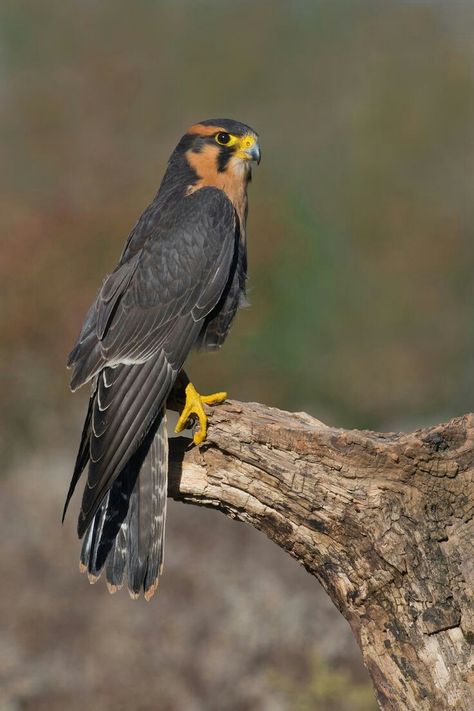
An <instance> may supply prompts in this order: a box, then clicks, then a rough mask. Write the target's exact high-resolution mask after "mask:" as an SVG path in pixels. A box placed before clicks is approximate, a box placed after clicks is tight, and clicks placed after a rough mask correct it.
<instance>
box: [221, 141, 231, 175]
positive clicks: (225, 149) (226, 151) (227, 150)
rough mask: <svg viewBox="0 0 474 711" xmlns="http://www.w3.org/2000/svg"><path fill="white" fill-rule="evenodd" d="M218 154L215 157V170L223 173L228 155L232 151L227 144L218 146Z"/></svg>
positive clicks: (229, 155) (228, 158)
mask: <svg viewBox="0 0 474 711" xmlns="http://www.w3.org/2000/svg"><path fill="white" fill-rule="evenodd" d="M219 148H220V150H219V155H218V157H217V170H218V171H219V173H223V172H224V171H225V169H226V168H227V163H228V162H229V160H230V157H231V156H232V153H233V152H234V151H233V149H232V148H228V147H227V146H219Z"/></svg>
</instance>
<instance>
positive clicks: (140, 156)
mask: <svg viewBox="0 0 474 711" xmlns="http://www.w3.org/2000/svg"><path fill="white" fill-rule="evenodd" d="M473 31H474V6H473V5H472V3H468V2H466V3H464V2H456V3H447V2H434V1H433V2H429V1H428V0H426V1H423V2H422V1H420V2H416V1H411V2H409V1H408V0H407V1H405V2H401V1H395V0H393V1H392V2H380V1H379V0H377V1H375V0H373V1H372V2H365V1H363V0H361V1H358V2H350V1H349V0H347V1H345V2H344V1H343V0H341V1H338V2H337V3H335V2H330V1H329V0H328V1H327V2H320V1H315V0H307V1H303V0H299V1H298V0H294V1H293V2H288V1H285V2H283V1H276V0H272V1H271V2H270V1H265V0H263V1H259V2H255V1H254V2H247V1H244V0H234V2H228V1H223V0H220V1H219V2H217V0H216V1H215V2H211V1H209V0H208V1H199V0H195V1H191V0H188V1H184V0H173V1H171V0H169V1H168V2H163V1H161V2H159V1H155V2H152V1H151V0H135V2H133V3H131V2H125V1H124V0H101V1H100V2H99V1H94V0H69V1H68V2H64V0H44V1H43V2H41V3H39V2H37V3H33V2H26V1H25V0H2V2H1V4H0V151H1V166H2V170H1V173H0V247H1V249H0V292H1V300H0V327H1V329H0V334H1V335H0V379H1V388H0V400H1V408H0V447H1V462H2V468H1V472H0V532H1V540H2V544H1V547H0V570H1V595H0V629H1V633H0V707H1V708H2V710H3V709H6V710H7V711H23V710H28V711H29V710H30V709H31V710H35V711H36V710H42V709H48V711H56V710H57V711H62V710H63V709H72V710H73V711H74V710H75V709H84V708H88V709H94V710H95V709H97V710H99V711H100V710H103V709H104V710H105V709H112V708H113V709H118V710H121V709H137V710H139V711H149V710H150V711H151V710H158V711H181V710H182V709H185V710H186V711H201V710H206V711H207V710H210V711H214V710H215V711H221V710H222V711H225V710H234V709H236V710H238V711H239V710H241V709H245V710H254V709H255V710H258V711H260V710H261V709H263V710H264V711H266V710H268V711H273V710H276V711H280V710H281V711H287V710H288V711H307V710H309V709H319V710H320V711H372V710H373V709H375V703H374V700H373V696H372V692H371V688H370V684H369V682H368V677H367V675H366V672H365V671H364V669H363V667H362V664H361V661H360V659H359V652H358V649H357V647H356V645H355V642H354V641H353V640H352V637H351V633H350V630H349V627H348V625H347V624H346V622H345V621H344V620H343V619H342V617H340V615H339V613H338V612H337V611H336V609H335V608H333V606H332V604H331V602H330V601H329V599H328V598H327V597H326V596H325V594H324V593H323V591H322V590H321V589H320V588H319V586H318V584H317V583H316V582H315V581H314V580H312V579H310V578H309V576H308V575H307V574H306V573H305V572H304V571H303V570H302V569H301V568H299V567H298V565H297V563H296V562H295V561H293V560H291V559H290V558H289V557H287V556H286V555H285V554H283V553H282V552H281V551H280V550H279V549H278V548H277V547H276V546H275V545H274V544H272V543H270V542H269V541H267V540H266V539H265V538H263V536H261V535H260V534H258V533H256V532H255V531H253V530H252V529H250V528H248V527H245V526H243V525H241V524H237V523H235V522H232V521H229V520H227V519H226V518H225V517H223V516H222V515H220V514H217V513H214V512H210V511H205V510H201V509H197V508H195V507H187V506H183V505H178V504H174V505H173V503H171V504H170V507H169V519H168V521H169V525H168V529H167V561H166V566H165V573H166V574H165V575H164V577H163V578H162V583H161V586H160V592H159V594H158V596H157V597H156V598H155V599H154V600H153V601H152V602H151V603H150V604H146V603H144V602H143V601H142V600H140V601H138V602H131V601H130V600H129V599H128V596H127V594H126V592H123V591H122V592H121V593H118V594H117V595H115V596H114V597H111V596H109V595H108V593H107V592H106V590H105V586H104V584H103V583H102V582H100V583H99V584H97V585H96V586H95V587H90V586H89V584H88V581H87V579H86V578H85V577H84V576H80V575H79V573H78V564H77V559H78V552H79V544H78V542H77V540H76V538H75V519H74V515H75V510H74V511H73V512H72V513H71V514H70V515H69V516H68V518H67V520H66V523H65V525H64V526H63V527H61V525H60V515H61V510H62V505H63V499H64V494H65V492H66V489H67V486H68V483H69V478H70V475H71V471H72V466H73V461H74V457H75V453H76V447H77V445H78V439H79V434H80V428H81V425H82V418H83V416H84V409H85V404H86V400H87V393H86V392H81V393H79V394H76V395H74V396H72V395H71V394H70V393H69V391H68V374H67V372H66V370H65V362H66V359H67V354H68V352H69V350H70V348H71V347H72V345H73V342H74V339H75V337H76V336H77V334H78V331H79V328H80V325H81V322H82V319H83V316H84V314H85V311H86V309H87V307H88V306H89V304H90V302H91V301H92V300H93V298H94V296H95V294H96V291H97V289H98V287H99V286H100V284H101V283H102V279H103V277H104V275H105V274H107V273H108V272H110V271H111V270H112V269H113V268H114V266H115V263H116V261H117V258H118V256H119V254H120V251H121V248H122V245H123V242H124V240H125V238H126V236H127V234H128V231H129V229H130V228H131V226H132V225H133V224H134V222H135V220H136V218H137V217H138V215H139V213H140V212H141V211H142V209H143V208H144V207H145V206H146V204H147V203H148V201H149V200H150V199H151V197H152V196H153V194H154V192H155V190H156V188H157V187H158V184H159V181H160V179H161V176H162V174H163V171H164V168H165V164H166V160H167V158H168V156H169V154H170V152H171V150H172V149H173V147H174V145H175V144H176V142H177V140H178V138H179V137H180V135H181V134H182V133H183V132H184V130H185V128H186V127H187V126H188V125H190V124H192V123H194V122H196V121H198V120H200V119H204V118H210V117H220V116H228V117H232V118H236V119H239V120H241V121H244V122H246V123H248V124H250V125H251V126H253V127H254V128H255V129H256V130H257V131H258V132H259V133H260V136H261V144H262V148H263V161H262V164H261V165H260V167H259V168H258V169H257V170H255V172H254V181H253V183H252V185H251V190H250V218H249V262H250V281H249V289H250V300H251V303H252V306H251V308H250V309H247V310H246V311H244V312H241V313H240V315H239V317H238V319H237V322H236V324H235V326H234V328H233V331H232V333H231V336H230V338H229V339H228V341H227V343H226V345H225V348H224V349H223V350H222V351H221V352H220V353H219V354H216V355H214V354H211V355H197V356H193V357H192V359H191V364H190V366H189V368H188V369H187V370H188V372H189V373H190V374H191V376H192V378H193V380H194V381H195V383H196V384H197V385H198V386H199V387H200V389H201V390H202V391H206V389H211V390H215V389H221V388H226V389H227V390H228V391H229V393H230V395H231V397H234V398H240V399H247V400H257V401H262V402H265V403H267V404H269V405H275V406H278V407H281V408H285V409H296V410H306V411H307V412H309V413H311V414H312V415H315V416H316V417H318V418H319V419H322V420H324V421H325V422H327V423H329V424H332V425H336V426H341V427H359V428H372V429H381V430H390V429H411V428H414V427H417V426H422V425H425V424H428V423H432V422H435V421H441V420H443V419H447V418H449V417H451V416H454V415H460V414H462V413H464V412H466V411H469V410H471V409H472V392H473V388H474V313H473V311H474V294H473V291H474V281H473V279H472V273H473V269H474V240H473V231H474V199H473V198H474V184H473V178H472V166H473V165H474V163H473V161H474V45H473V44H472V36H473ZM76 503H77V502H76Z"/></svg>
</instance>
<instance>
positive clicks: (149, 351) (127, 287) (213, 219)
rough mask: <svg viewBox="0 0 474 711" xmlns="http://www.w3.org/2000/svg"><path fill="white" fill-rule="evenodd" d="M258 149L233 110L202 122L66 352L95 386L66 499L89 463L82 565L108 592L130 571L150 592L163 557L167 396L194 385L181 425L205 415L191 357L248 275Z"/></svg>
mask: <svg viewBox="0 0 474 711" xmlns="http://www.w3.org/2000/svg"><path fill="white" fill-rule="evenodd" d="M252 161H256V162H257V163H258V162H259V161H260V148H259V144H258V136H257V134H256V133H255V131H253V130H252V129H251V128H249V126H246V125H245V124H243V123H239V122H238V121H232V120H229V119H212V120H207V121H201V122H200V123H197V124H194V125H193V126H191V127H190V128H189V129H188V131H187V132H186V133H185V134H184V136H183V137H182V138H181V140H180V141H179V143H178V145H177V146H176V148H175V150H174V151H173V153H172V154H171V157H170V159H169V162H168V167H167V170H166V172H165V175H164V177H163V180H162V182H161V186H160V188H159V190H158V192H157V194H156V195H155V197H154V199H153V201H152V202H151V204H150V205H149V206H148V207H147V208H146V210H145V211H144V212H143V214H142V215H141V217H140V218H139V220H138V222H137V223H136V224H135V226H134V228H133V229H132V231H131V233H130V235H129V237H128V239H127V242H126V244H125V247H124V250H123V253H122V256H121V257H120V261H119V263H118V265H117V267H116V268H115V270H114V271H113V272H112V274H110V275H109V276H108V277H107V278H106V279H105V281H104V283H103V285H102V288H101V289H100V291H99V294H98V296H97V298H96V300H95V302H94V303H93V305H92V306H91V308H90V309H89V312H88V313H87V315H86V318H85V321H84V324H83V327H82V331H81V333H80V335H79V339H78V341H77V343H76V345H75V347H74V349H73V351H72V353H71V355H70V357H69V362H68V367H69V368H71V369H72V379H71V389H72V390H73V391H74V390H76V389H77V388H79V387H80V386H81V385H83V384H84V383H87V382H90V383H91V385H92V388H91V396H90V400H89V407H88V411H87V415H86V419H85V423H84V428H83V432H82V438H81V443H80V446H79V452H78V455H77V460H76V465H75V469H74V473H73V476H72V480H71V484H70V487H69V491H68V494H67V497H66V503H65V506H64V514H63V520H64V515H65V513H66V510H67V507H68V504H69V501H70V499H71V496H72V494H73V492H74V489H75V487H76V485H77V482H78V480H79V478H80V477H81V474H82V472H83V471H84V469H86V467H87V482H86V485H85V489H84V493H83V497H82V504H81V510H80V514H79V520H78V526H77V530H78V535H79V538H83V539H84V540H83V544H82V551H81V570H83V571H87V573H88V575H89V579H90V580H91V582H94V581H95V580H97V578H98V577H99V576H100V574H101V572H102V570H103V569H105V575H106V579H107V585H108V587H109V590H110V591H111V592H115V590H117V589H119V588H120V587H121V586H122V584H123V582H124V579H125V580H126V583H127V585H128V589H129V592H130V594H131V596H132V597H138V596H139V595H140V593H141V592H143V593H144V596H145V598H146V599H147V600H148V599H150V598H151V597H152V595H153V593H154V592H155V590H156V588H157V586H158V582H159V577H160V574H161V572H162V568H163V553H164V526H165V514H166V497H167V466H168V462H167V458H168V438H167V430H166V401H167V398H168V397H169V395H170V393H171V391H172V389H173V387H176V383H177V382H178V381H181V382H182V383H184V385H183V387H184V388H185V396H186V401H185V405H184V409H183V411H182V413H181V416H180V418H179V420H178V424H177V426H176V431H177V432H179V431H181V430H182V429H184V428H185V426H186V424H187V422H188V421H190V420H193V419H194V420H197V421H198V422H199V428H198V429H197V431H196V432H195V434H194V442H195V444H198V445H199V444H200V443H201V442H202V441H203V440H204V439H205V437H206V428H207V420H206V415H205V413H204V409H203V404H204V403H205V404H217V403H220V402H222V401H223V400H225V398H226V393H224V392H220V393H215V394H214V395H208V396H201V395H200V394H199V393H198V392H197V390H196V389H195V388H194V386H193V384H192V383H191V382H190V381H189V380H188V378H187V376H186V374H185V373H184V371H183V364H184V361H185V360H186V357H187V355H188V353H189V352H190V350H191V349H192V348H193V346H203V347H206V348H210V349H215V348H219V347H220V346H221V345H222V343H223V342H224V340H225V338H226V336H227V334H228V332H229V328H230V325H231V322H232V320H233V318H234V316H235V314H236V311H237V309H238V308H239V306H241V305H243V303H244V302H245V282H246V276H247V255H246V219H247V185H248V182H249V180H250V178H251V163H252Z"/></svg>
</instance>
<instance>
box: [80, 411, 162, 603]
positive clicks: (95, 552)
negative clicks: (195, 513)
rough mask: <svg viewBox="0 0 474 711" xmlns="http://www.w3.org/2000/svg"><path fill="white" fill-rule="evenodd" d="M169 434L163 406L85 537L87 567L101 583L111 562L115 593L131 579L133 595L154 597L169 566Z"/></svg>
mask: <svg viewBox="0 0 474 711" xmlns="http://www.w3.org/2000/svg"><path fill="white" fill-rule="evenodd" d="M167 488H168V436H167V429H166V414H165V411H164V410H163V412H162V413H160V415H159V416H158V418H157V420H156V421H155V426H154V427H153V429H152V431H151V432H150V433H149V435H148V437H146V438H145V440H144V442H143V443H142V445H141V446H140V448H139V450H138V451H137V453H136V455H135V456H134V457H133V458H132V459H131V460H130V462H129V463H128V464H127V466H126V467H125V469H124V470H123V471H122V473H121V474H120V476H119V477H118V478H117V479H116V481H115V482H114V484H113V485H112V487H111V489H110V491H109V492H108V494H107V495H106V497H105V499H104V501H103V502H102V504H101V506H100V508H99V510H98V511H97V513H96V515H95V517H94V519H93V521H92V522H91V524H90V526H89V528H88V529H87V532H86V534H85V536H84V541H83V545H82V551H81V570H82V571H84V572H85V571H87V573H88V576H89V580H90V581H91V582H95V581H96V580H97V579H98V577H99V576H100V574H101V572H102V570H103V569H104V567H105V575H106V579H107V586H108V588H109V590H110V592H115V591H116V590H118V589H120V588H121V587H122V585H123V581H124V578H126V581H127V585H128V589H129V592H130V595H131V596H132V597H138V596H139V595H140V593H141V592H142V591H143V592H144V595H145V598H146V599H147V600H149V599H150V598H151V597H152V596H153V594H154V593H155V591H156V588H157V587H158V583H159V578H160V575H161V572H162V570H163V557H164V544H165V518H166V497H167Z"/></svg>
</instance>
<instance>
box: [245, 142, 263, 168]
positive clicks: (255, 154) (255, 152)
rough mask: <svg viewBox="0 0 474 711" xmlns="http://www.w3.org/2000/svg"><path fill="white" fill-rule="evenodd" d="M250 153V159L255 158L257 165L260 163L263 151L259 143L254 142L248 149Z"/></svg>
mask: <svg viewBox="0 0 474 711" xmlns="http://www.w3.org/2000/svg"><path fill="white" fill-rule="evenodd" d="M248 155H249V158H250V160H254V161H255V162H256V163H257V165H258V164H259V163H260V159H261V157H262V152H261V150H260V146H259V145H258V143H254V144H253V146H252V148H250V149H249V150H248Z"/></svg>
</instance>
